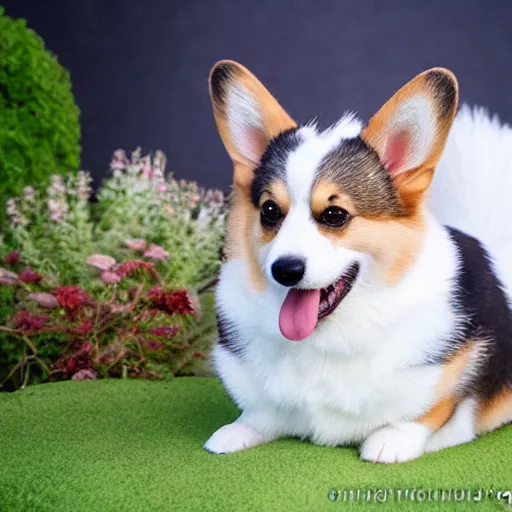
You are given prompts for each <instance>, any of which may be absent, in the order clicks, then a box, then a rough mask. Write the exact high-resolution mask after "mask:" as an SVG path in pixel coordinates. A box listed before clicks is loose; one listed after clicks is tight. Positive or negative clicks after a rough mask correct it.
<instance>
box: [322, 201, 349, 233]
mask: <svg viewBox="0 0 512 512" xmlns="http://www.w3.org/2000/svg"><path fill="white" fill-rule="evenodd" d="M349 220H350V214H349V213H348V212H347V210H344V209H343V208H340V207H339V206H329V207H328V208H326V209H325V210H324V211H323V212H322V213H321V214H320V216H319V217H318V222H320V224H325V225H326V226H330V227H333V228H340V227H341V226H344V225H345V224H346V223H347V222H348V221H349Z"/></svg>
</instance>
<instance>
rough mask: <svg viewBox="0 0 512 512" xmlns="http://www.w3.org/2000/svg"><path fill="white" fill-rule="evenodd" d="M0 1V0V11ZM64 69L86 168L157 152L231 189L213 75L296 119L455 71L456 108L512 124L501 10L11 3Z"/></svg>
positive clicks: (189, 173)
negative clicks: (229, 73) (251, 90)
mask: <svg viewBox="0 0 512 512" xmlns="http://www.w3.org/2000/svg"><path fill="white" fill-rule="evenodd" d="M0 1H1V0H0ZM2 5H4V6H5V7H6V10H7V13H8V14H10V15H11V16H14V17H25V18H26V19H27V21H28V24H29V26H30V27H32V28H34V29H35V30H36V31H37V32H38V33H39V34H40V35H41V36H42V37H43V38H44V39H45V41H46V44H47V46H48V48H50V49H51V50H52V51H53V52H54V53H56V54H57V55H58V57H59V59H60V61H61V63H62V64H63V65H64V66H66V67H67V68H68V69H69V71H70V73H71V78H72V81H73V87H74V92H75V96H76V99H77V102H78V105H79V106H80V108H81V111H82V117H81V121H82V130H83V141H82V142H83V158H82V167H83V168H85V169H87V170H90V171H92V173H93V174H94V175H95V176H96V177H97V178H99V177H100V176H102V175H104V173H105V169H106V167H107V166H108V162H109V160H110V155H111V153H112V151H113V150H115V149H116V148H118V147H123V148H126V149H127V150H131V149H134V148H135V147H136V146H137V145H141V146H142V148H143V150H145V151H150V150H154V149H163V150H164V151H165V152H166V153H167V155H168V159H169V162H170V166H171V167H172V169H174V170H175V171H176V174H177V175H179V176H183V177H186V178H190V179H197V180H198V181H200V182H201V184H204V185H207V186H217V187H222V188H224V189H227V188H228V186H229V183H230V179H231V167H230V163H229V160H228V158H227V155H226V153H225V151H224V148H223V146H222V144H221V142H220V140H219V138H218V136H217V133H216V130H215V126H214V123H213V118H212V114H211V107H210V102H209V98H208V91H207V76H208V72H209V70H210V68H211V66H212V65H213V64H214V63H215V62H216V61H217V60H220V59H224V58H230V59H235V60H238V61H240V62H241V63H243V64H244V65H246V66H247V67H249V68H250V69H251V70H252V71H253V72H254V73H255V74H256V75H257V76H258V77H259V78H260V79H261V80H262V81H263V83H264V84H265V85H266V86H267V87H268V88H269V89H270V91H271V92H272V93H273V94H274V95H275V96H276V97H277V98H278V99H279V101H281V103H282V104H283V106H285V108H286V109H287V110H288V111H289V113H290V114H291V115H292V116H293V117H295V118H296V120H297V121H301V120H305V119H307V118H309V117H310V116H312V115H316V114H318V115H320V117H321V124H322V125H327V124H328V123H331V122H333V121H334V120H336V119H337V117H338V116H340V115H341V114H342V113H343V112H344V111H345V110H347V109H349V110H356V111H357V112H359V113H360V114H361V116H363V117H364V118H365V119H366V118H368V117H369V116H370V115H372V114H373V113H374V111H375V110H376V109H378V108H379V106H380V105H381V104H382V103H383V102H384V101H386V99H387V98H388V97H389V96H390V95H391V94H392V93H393V91H394V90H396V89H397V88H398V87H400V86H401V85H402V84H403V83H404V82H406V81H407V80H409V79H410V78H412V77H413V76H415V75H416V74H417V73H419V72H421V71H422V70H424V69H426V68H428V67H432V66H445V67H449V68H451V69H452V70H453V71H454V72H455V74H456V75H457V77H458V78H459V82H460V87H461V95H462V99H463V100H465V101H468V102H471V103H478V104H483V105H485V106H487V107H488V108H489V109H490V110H491V111H492V112H495V113H498V114H499V115H500V117H501V118H502V119H503V120H505V121H507V122H512V1H510V0H501V1H499V0H494V1H488V0H464V1H462V0H429V1H428V2H420V1H410V0H385V1H384V0H360V1H358V0H353V1H348V0H331V1H327V0H315V1H308V2H300V1H298V0H286V1H279V0H257V1H254V2H248V1H243V0H182V1H179V2H178V1H175V0H67V1H66V0H61V1H59V0H32V1H29V0H12V1H4V2H3V4H2Z"/></svg>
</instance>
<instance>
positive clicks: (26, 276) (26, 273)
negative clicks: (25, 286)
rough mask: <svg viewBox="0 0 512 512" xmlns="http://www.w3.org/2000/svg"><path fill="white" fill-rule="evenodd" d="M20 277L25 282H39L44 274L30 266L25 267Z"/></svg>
mask: <svg viewBox="0 0 512 512" xmlns="http://www.w3.org/2000/svg"><path fill="white" fill-rule="evenodd" d="M18 277H19V279H20V281H23V282H24V283H39V281H41V279H43V276H42V275H41V274H38V273H37V272H34V271H33V270H32V269H31V268H30V267H26V268H24V269H23V270H22V271H21V272H20V273H19V274H18Z"/></svg>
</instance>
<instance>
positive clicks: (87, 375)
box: [71, 368, 98, 380]
mask: <svg viewBox="0 0 512 512" xmlns="http://www.w3.org/2000/svg"><path fill="white" fill-rule="evenodd" d="M97 376H98V374H97V373H96V372H95V371H94V370H90V369H89V368H83V369H81V370H78V371H77V372H76V373H75V374H74V375H73V377H71V380H94V379H95V378H96V377H97Z"/></svg>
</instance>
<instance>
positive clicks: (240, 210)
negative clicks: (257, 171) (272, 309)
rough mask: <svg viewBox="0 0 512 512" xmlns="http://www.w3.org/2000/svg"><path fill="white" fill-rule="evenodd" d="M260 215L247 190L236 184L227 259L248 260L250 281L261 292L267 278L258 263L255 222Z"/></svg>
mask: <svg viewBox="0 0 512 512" xmlns="http://www.w3.org/2000/svg"><path fill="white" fill-rule="evenodd" d="M258 215H259V214H258V210H257V209H256V208H254V206H253V205H252V203H251V201H250V199H249V198H247V197H246V193H245V191H244V190H243V189H241V188H240V187H238V186H234V187H233V192H232V197H231V206H230V209H229V214H228V218H227V232H226V241H225V245H224V252H225V256H226V260H227V261H229V260H231V259H241V260H244V261H246V262H247V266H248V269H249V276H248V280H249V283H250V284H251V285H252V288H253V289H254V290H256V291H259V292H261V291H264V290H265V289H266V287H267V280H266V279H265V276H264V274H263V271H262V270H261V267H260V265H259V263H258V258H257V249H256V246H255V240H256V238H255V236H254V231H255V230H254V224H255V221H256V219H257V218H258Z"/></svg>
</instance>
